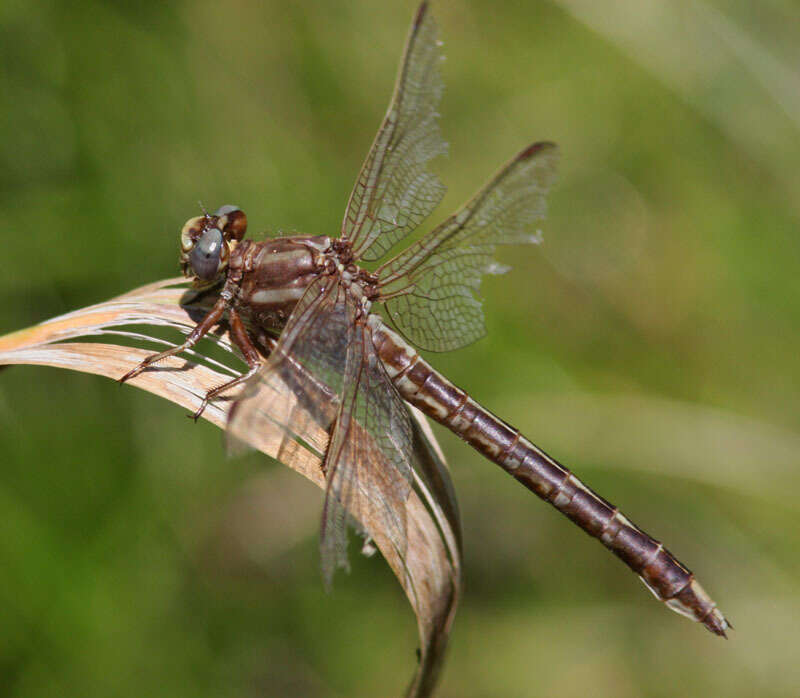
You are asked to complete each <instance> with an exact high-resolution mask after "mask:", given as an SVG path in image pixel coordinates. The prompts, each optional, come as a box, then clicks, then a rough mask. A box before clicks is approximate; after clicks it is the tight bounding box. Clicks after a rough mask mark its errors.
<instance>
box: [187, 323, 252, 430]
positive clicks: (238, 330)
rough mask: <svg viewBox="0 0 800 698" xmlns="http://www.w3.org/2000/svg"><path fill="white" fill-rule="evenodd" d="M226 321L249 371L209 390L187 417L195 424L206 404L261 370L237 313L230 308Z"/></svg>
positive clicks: (248, 336) (245, 329)
mask: <svg viewBox="0 0 800 698" xmlns="http://www.w3.org/2000/svg"><path fill="white" fill-rule="evenodd" d="M228 319H229V320H230V326H231V339H232V340H233V343H234V344H235V345H236V346H237V347H239V349H240V350H241V352H242V355H243V356H244V360H245V361H246V362H247V365H248V366H249V367H250V370H249V371H247V372H246V373H243V374H242V375H241V376H239V377H237V378H234V379H233V380H230V381H228V382H227V383H223V384H222V385H219V386H217V387H216V388H213V389H212V390H209V391H208V392H207V393H206V394H205V397H204V398H203V401H202V402H201V403H200V407H198V408H197V410H196V411H195V412H194V414H190V415H187V416H189V417H191V418H192V419H194V421H195V422H196V421H197V420H198V419H199V418H200V415H201V414H203V411H204V410H205V409H206V407H208V403H209V402H211V400H213V399H214V398H216V397H217V396H219V395H222V393H224V392H226V391H228V390H230V389H231V388H234V387H236V386H237V385H240V384H241V383H245V382H247V381H248V380H249V379H250V378H251V377H252V376H254V375H255V374H256V372H257V371H258V369H259V368H261V355H260V354H259V353H258V349H256V347H255V345H254V344H253V342H252V341H251V339H250V335H248V334H247V328H246V327H245V326H244V323H243V322H242V318H241V317H240V316H239V313H237V312H236V311H235V310H234V309H233V308H231V309H230V310H229V311H228Z"/></svg>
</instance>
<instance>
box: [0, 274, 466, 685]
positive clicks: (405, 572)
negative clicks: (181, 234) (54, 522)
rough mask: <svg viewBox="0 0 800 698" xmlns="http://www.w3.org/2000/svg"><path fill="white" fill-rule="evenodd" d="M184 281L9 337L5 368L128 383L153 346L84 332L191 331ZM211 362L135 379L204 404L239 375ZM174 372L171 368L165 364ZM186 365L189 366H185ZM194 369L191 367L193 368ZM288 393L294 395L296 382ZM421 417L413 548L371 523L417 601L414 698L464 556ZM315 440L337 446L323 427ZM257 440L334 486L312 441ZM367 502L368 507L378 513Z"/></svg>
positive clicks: (222, 408) (431, 670)
mask: <svg viewBox="0 0 800 698" xmlns="http://www.w3.org/2000/svg"><path fill="white" fill-rule="evenodd" d="M181 282H183V279H168V280H165V281H160V282H157V283H154V284H150V285H148V286H143V287H142V288H139V289H136V290H134V291H131V292H130V293H127V294H125V295H123V296H119V297H117V298H112V299H111V300H109V301H106V302H105V303H100V304H98V305H93V306H90V307H88V308H83V309H82V310H77V311H74V312H72V313H68V314H66V315H62V316H60V317H57V318H54V319H52V320H48V321H46V322H43V323H41V324H39V325H36V326H34V327H30V328H28V329H25V330H21V331H19V332H14V333H12V334H9V335H5V336H4V337H0V366H3V365H10V364H39V365H44V366H55V367H60V368H68V369H72V370H76V371H84V372H86V373H94V374H98V375H102V376H106V377H108V378H112V379H118V378H119V377H120V376H122V375H124V374H125V373H126V372H127V371H128V370H130V369H131V368H132V367H133V366H135V365H137V364H138V363H139V362H140V361H141V360H142V359H143V358H144V357H145V356H147V355H148V354H151V353H152V351H150V350H145V349H139V348H135V347H131V346H125V345H123V344H119V343H117V344H114V343H107V344H106V343H98V342H96V341H95V342H91V343H90V342H85V341H84V342H77V341H72V340H77V339H79V338H81V337H84V338H85V337H87V336H92V337H104V338H108V339H109V340H110V341H114V340H116V341H117V342H121V341H125V342H128V343H131V342H132V341H133V340H149V341H151V342H155V341H158V340H154V339H153V338H152V337H150V336H148V335H143V334H141V333H137V332H130V331H126V330H124V329H121V328H123V327H124V326H130V325H137V326H142V325H150V326H153V325H160V326H167V327H173V328H176V329H178V330H180V331H182V332H183V333H188V332H189V331H190V330H191V329H192V328H193V327H194V325H195V323H196V322H197V320H198V319H199V318H200V317H202V315H203V314H204V312H205V310H206V309H207V308H208V303H207V302H205V303H204V302H203V300H202V299H200V298H197V297H196V294H193V293H192V292H187V291H186V289H185V288H179V287H176V286H177V284H180V283H181ZM217 342H218V344H219V346H221V347H222V348H224V349H225V350H227V351H228V352H230V353H231V354H234V353H235V350H234V349H233V347H232V345H231V343H230V340H229V339H228V338H227V335H225V334H223V335H221V336H219V337H217ZM187 355H188V356H192V357H193V358H197V359H198V360H202V361H203V363H202V364H200V363H196V362H191V361H190V362H188V363H187V360H186V359H185V358H180V357H171V358H169V359H167V360H166V361H164V362H163V363H161V364H159V369H157V370H150V371H145V372H144V373H142V374H140V375H139V376H137V377H136V378H134V379H132V380H131V381H130V383H131V384H132V385H135V386H137V387H139V388H143V389H144V390H148V391H150V392H151V393H155V394H156V395H160V396H161V397H164V398H167V399H168V400H171V401H172V402H174V403H176V404H178V405H181V406H182V407H184V408H187V409H189V410H195V409H196V408H197V407H198V406H199V405H200V401H201V400H202V397H203V395H204V394H205V393H206V392H207V391H208V390H210V389H211V388H213V387H215V386H217V385H219V384H220V383H223V382H226V381H228V380H230V378H231V375H235V372H233V371H232V370H231V369H230V368H229V367H227V366H224V365H223V364H221V363H219V362H215V361H212V360H210V359H207V358H206V357H202V356H199V355H197V354H192V353H191V352H187V353H186V354H184V356H187ZM165 369H171V370H165ZM176 369H183V370H176ZM188 369H191V370H188ZM286 394H287V396H288V395H289V394H290V391H289V388H288V387H287V388H286ZM230 404H231V403H230V402H228V401H218V402H213V403H212V404H210V405H209V406H208V407H207V408H206V410H205V412H204V413H203V418H204V419H207V420H208V421H210V422H212V423H214V424H216V425H217V426H219V427H221V428H224V427H225V424H226V420H227V410H228V409H229V407H230ZM412 412H413V413H414V417H415V420H414V429H415V433H414V442H415V449H416V452H417V461H418V464H419V468H420V472H417V473H415V488H414V490H413V491H412V492H411V495H410V496H409V498H408V499H407V501H406V503H405V506H406V512H405V514H406V520H407V527H408V531H407V532H408V549H407V551H406V555H405V559H404V560H400V559H399V557H398V555H397V552H396V551H395V550H394V548H393V547H392V546H391V545H389V543H388V540H387V538H386V536H385V534H384V532H383V531H381V529H380V526H379V525H378V522H379V520H380V519H379V518H378V517H377V516H376V517H374V518H373V517H369V516H368V517H367V518H366V520H364V521H362V522H361V523H362V525H363V527H364V529H365V531H366V533H367V534H368V535H369V536H371V538H372V540H373V541H374V542H375V544H376V545H377V547H378V548H379V549H380V550H381V552H382V553H383V555H384V558H385V559H386V561H387V562H388V563H389V565H390V567H391V568H392V571H393V572H394V574H395V576H397V578H398V580H399V581H400V584H401V585H402V586H403V589H404V591H405V593H406V596H407V597H408V600H409V602H410V603H411V606H412V608H413V609H414V613H415V614H416V616H417V625H418V629H419V637H420V661H419V665H418V667H417V671H416V673H415V675H414V678H413V680H412V683H411V686H410V687H409V689H408V694H407V695H409V696H428V695H431V693H432V691H433V688H434V686H435V683H436V680H437V677H438V674H439V671H440V669H441V666H442V660H443V656H444V651H445V648H446V645H447V639H448V636H449V632H450V627H451V625H452V622H453V617H454V615H455V610H456V606H457V603H458V595H459V586H460V576H461V567H460V565H461V558H460V546H461V541H460V523H459V517H458V507H457V504H456V501H455V497H454V494H453V488H452V484H451V482H450V476H449V473H448V471H447V467H446V465H445V462H444V457H443V456H442V453H441V450H440V449H439V446H438V444H437V443H436V440H435V438H434V436H433V433H432V432H431V429H430V426H429V425H428V423H427V421H426V420H425V418H424V417H423V416H422V415H421V414H420V413H419V412H417V411H416V410H414V409H413V408H412ZM316 437H317V438H315V439H314V443H316V444H321V445H323V446H324V445H325V444H327V440H328V435H327V433H324V432H322V431H321V430H320V433H319V434H317V435H316ZM248 441H249V445H251V446H253V447H254V448H257V449H258V450H260V451H262V452H263V453H265V454H267V455H269V456H272V457H273V458H276V459H278V460H279V461H281V462H282V463H284V464H285V465H287V466H289V467H290V468H292V469H293V470H296V471H297V472H299V473H301V474H302V475H304V476H305V477H307V478H308V479H309V480H311V481H313V482H314V483H315V484H317V485H318V486H319V487H320V488H324V487H325V477H324V474H323V472H322V468H321V461H320V457H319V453H318V452H317V451H315V450H311V449H310V448H309V447H308V446H307V445H306V444H303V443H301V442H298V441H293V440H289V439H287V438H286V434H285V432H284V431H283V430H281V429H279V428H277V427H276V428H275V430H274V431H271V432H270V431H267V433H263V432H262V433H258V434H251V435H249V436H248ZM369 507H370V505H369V503H368V502H364V503H363V504H362V506H361V511H367V512H368V511H369Z"/></svg>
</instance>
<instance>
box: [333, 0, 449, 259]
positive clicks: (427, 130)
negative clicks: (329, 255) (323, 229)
mask: <svg viewBox="0 0 800 698" xmlns="http://www.w3.org/2000/svg"><path fill="white" fill-rule="evenodd" d="M437 34H438V31H437V27H436V23H435V22H434V19H433V17H432V16H431V14H430V12H429V11H428V6H427V3H423V4H422V5H421V6H420V8H419V10H418V12H417V16H416V19H415V20H414V24H413V26H412V27H411V32H410V34H409V37H408V40H407V42H406V48H405V53H404V55H403V62H402V65H401V67H400V73H399V75H398V77H397V82H396V84H395V88H394V93H393V95H392V100H391V102H390V104H389V109H388V111H387V112H386V116H385V117H384V120H383V123H382V124H381V127H380V130H379V131H378V135H377V136H376V137H375V141H374V143H373V144H372V148H371V149H370V151H369V154H368V155H367V159H366V160H365V161H364V164H363V165H362V167H361V171H360V172H359V175H358V179H357V180H356V183H355V186H354V187H353V191H352V193H351V194H350V200H349V201H348V203H347V209H346V211H345V214H344V219H343V221H342V238H343V239H345V240H349V241H350V243H351V244H352V247H353V252H354V255H355V258H356V259H365V260H376V259H379V258H380V257H382V256H383V255H384V254H386V253H387V252H388V251H389V249H390V248H391V247H392V246H393V245H395V244H396V243H397V242H399V241H400V240H402V239H403V238H404V237H405V236H406V235H408V234H409V233H410V232H411V231H412V230H414V228H416V227H417V226H418V225H419V224H420V223H421V222H422V221H423V220H425V218H427V217H428V215H429V214H430V213H431V211H433V209H434V208H436V206H437V205H438V204H439V202H440V201H441V200H442V197H443V196H444V192H445V187H444V185H443V184H442V182H441V181H440V180H439V178H438V177H437V176H436V175H435V174H434V173H433V172H431V171H430V169H429V162H430V160H432V159H433V158H435V157H436V156H437V155H441V154H443V153H445V152H446V150H447V144H446V143H445V142H444V140H443V139H442V135H441V132H440V130H439V124H438V118H439V114H438V112H437V109H438V105H439V101H440V98H441V95H442V89H443V82H442V77H441V73H440V71H439V63H440V62H441V54H440V51H439V42H438V40H437Z"/></svg>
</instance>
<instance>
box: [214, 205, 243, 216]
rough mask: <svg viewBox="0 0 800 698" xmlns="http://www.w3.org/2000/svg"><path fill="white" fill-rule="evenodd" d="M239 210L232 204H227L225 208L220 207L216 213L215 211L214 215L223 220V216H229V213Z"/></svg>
mask: <svg viewBox="0 0 800 698" xmlns="http://www.w3.org/2000/svg"><path fill="white" fill-rule="evenodd" d="M238 210H239V207H238V206H233V205H232V204H225V205H224V206H220V207H219V208H218V209H217V210H216V211H214V215H215V216H219V217H220V218H221V217H222V216H227V215H228V214H229V213H232V212H233V211H238Z"/></svg>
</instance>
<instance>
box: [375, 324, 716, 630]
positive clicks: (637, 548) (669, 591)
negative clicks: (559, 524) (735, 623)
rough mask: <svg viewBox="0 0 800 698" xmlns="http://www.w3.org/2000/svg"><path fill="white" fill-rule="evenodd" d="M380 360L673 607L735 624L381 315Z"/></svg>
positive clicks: (401, 385) (674, 563)
mask: <svg viewBox="0 0 800 698" xmlns="http://www.w3.org/2000/svg"><path fill="white" fill-rule="evenodd" d="M370 323H371V325H372V336H373V341H374V343H375V347H376V349H377V351H378V355H379V356H380V357H381V360H382V361H383V364H384V366H385V367H386V370H387V372H388V374H389V376H390V377H391V379H392V382H393V383H394V385H395V387H396V388H397V389H398V391H399V392H400V394H401V395H402V396H403V397H404V398H405V399H406V400H408V402H410V403H411V404H412V405H414V406H415V407H418V408H419V409H420V410H422V411H423V412H425V414H427V415H428V416H429V417H431V418H433V419H435V420H436V421H437V422H439V423H440V424H443V425H444V426H446V427H448V428H449V429H451V430H452V431H454V432H455V433H456V434H458V436H460V437H461V438H462V439H464V440H465V441H466V442H467V443H469V444H470V445H471V446H472V447H473V448H475V449H476V450H477V451H478V452H480V453H481V454H483V455H484V456H486V457H487V458H488V459H489V460H491V461H493V462H494V463H497V465H499V466H500V467H501V468H503V470H505V471H506V472H507V473H509V474H510V475H512V476H513V477H515V478H516V479H517V480H519V482H521V483H522V484H523V485H525V487H527V488H528V489H529V490H531V491H532V492H534V493H535V494H537V495H538V496H539V497H541V498H542V499H544V500H545V501H546V502H549V503H550V504H552V505H553V506H554V507H555V508H556V509H558V510H559V511H560V512H561V513H563V514H564V515H565V516H567V517H569V518H570V519H571V520H572V521H574V522H575V523H576V524H578V526H580V527H581V528H582V529H583V530H584V531H586V532H587V533H588V534H589V535H590V536H593V537H594V538H597V539H598V540H599V541H600V542H601V543H602V544H603V545H605V546H606V547H607V548H608V549H609V550H610V551H611V552H613V553H614V554H615V555H616V556H617V557H619V558H620V559H621V560H622V561H623V562H625V564H626V565H628V567H630V568H631V569H632V570H633V571H634V572H635V573H636V574H638V575H639V577H640V578H641V579H642V581H643V582H644V583H645V584H646V585H647V587H648V588H649V589H650V590H651V591H652V592H653V594H654V595H655V596H656V597H657V598H658V599H660V600H661V601H664V602H665V603H666V604H667V605H668V606H669V607H670V608H671V609H672V610H674V611H677V612H678V613H681V614H682V615H685V616H687V617H689V618H691V619H692V620H695V621H699V622H701V623H702V624H703V625H705V626H706V627H707V628H708V629H709V630H711V631H712V632H714V633H716V634H717V635H722V636H723V637H724V636H725V630H726V629H727V628H728V627H730V624H729V623H728V621H727V620H726V619H725V617H724V616H723V615H722V613H721V612H720V611H719V609H717V607H716V604H715V603H714V602H713V601H712V600H711V598H710V597H709V596H708V594H706V592H705V591H704V590H703V588H702V587H701V586H700V584H699V583H698V582H697V581H696V580H695V578H694V574H692V572H691V571H689V570H688V569H687V568H686V567H685V566H684V565H682V564H681V563H680V562H678V560H676V559H675V558H674V557H673V556H672V555H671V554H670V552H669V551H668V550H667V549H666V548H665V547H664V546H663V545H662V544H661V543H659V542H658V541H656V540H654V539H653V538H651V537H650V536H648V535H647V534H646V533H644V532H643V531H641V530H640V529H639V528H637V527H636V526H635V525H634V524H633V523H631V522H630V521H629V520H628V519H627V518H625V516H623V515H622V514H621V513H620V512H619V510H618V509H617V507H615V506H613V505H612V504H609V503H608V502H607V501H606V500H605V499H603V498H602V497H600V496H598V495H597V494H595V493H594V492H592V491H591V490H590V489H589V488H588V487H586V485H584V484H583V483H582V482H581V481H580V480H579V479H578V478H577V477H575V476H574V475H573V474H572V473H571V472H570V471H569V470H568V469H567V468H565V467H564V466H563V465H561V464H560V463H558V462H557V461H556V460H554V459H553V458H551V457H550V456H548V455H547V454H546V453H545V452H544V451H542V450H541V449H539V448H538V447H537V446H535V445H534V444H533V443H531V442H530V441H528V440H527V439H526V438H525V437H524V436H522V435H521V434H520V433H519V431H518V430H517V429H514V428H513V427H511V426H509V425H508V424H506V423H505V422H503V421H502V420H500V419H498V418H497V417H495V416H494V415H493V414H492V413H491V412H489V411H488V410H486V409H484V408H483V407H481V406H480V405H479V404H477V403H476V402H475V401H474V400H472V399H471V398H470V397H469V396H468V395H467V394H466V393H465V392H464V391H463V390H461V389H460V388H458V387H456V386H455V385H453V384H452V383H450V382H449V381H447V380H446V379H445V378H444V377H443V376H442V375H441V374H439V373H437V372H436V371H435V370H434V369H433V368H432V367H431V366H430V364H428V363H427V362H426V361H424V360H423V359H422V358H420V356H419V355H418V354H417V353H416V352H415V351H414V349H413V348H412V347H410V346H409V345H408V344H407V343H406V342H405V341H403V339H401V338H400V337H399V336H398V335H397V334H396V333H395V332H393V331H392V330H390V329H388V328H387V327H386V326H385V325H384V324H383V323H382V322H381V321H380V319H379V318H370Z"/></svg>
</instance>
